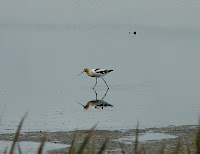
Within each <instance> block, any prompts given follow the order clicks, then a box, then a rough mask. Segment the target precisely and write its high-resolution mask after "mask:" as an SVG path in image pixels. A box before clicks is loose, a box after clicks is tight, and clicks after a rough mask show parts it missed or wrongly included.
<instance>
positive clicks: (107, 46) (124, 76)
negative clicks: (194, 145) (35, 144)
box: [0, 25, 200, 133]
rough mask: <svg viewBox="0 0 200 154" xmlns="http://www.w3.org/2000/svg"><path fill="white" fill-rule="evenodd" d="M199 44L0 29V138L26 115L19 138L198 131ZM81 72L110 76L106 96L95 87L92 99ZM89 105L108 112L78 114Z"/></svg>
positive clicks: (89, 28)
mask: <svg viewBox="0 0 200 154" xmlns="http://www.w3.org/2000/svg"><path fill="white" fill-rule="evenodd" d="M134 31H136V32H137V34H136V35H134V34H133V33H132V32H134ZM129 32H130V34H129ZM199 41H200V30H198V29H197V30H194V29H189V28H188V29H176V28H166V27H163V28H158V27H140V26H131V25H70V26H48V25H43V26H40V25H1V26H0V70H1V75H0V115H1V120H0V128H1V129H0V133H5V132H14V131H15V130H16V127H17V125H18V123H19V121H20V119H21V118H22V116H23V115H24V114H25V112H28V117H27V118H26V120H25V122H24V125H23V131H46V130H48V131H68V130H75V129H89V128H91V127H92V126H93V125H94V124H96V123H98V126H97V129H106V130H116V129H132V128H135V127H136V124H137V121H139V122H140V128H149V127H165V126H170V125H191V124H197V122H198V116H199V113H200V95H199V91H200V71H199V68H200V60H199V58H200V52H199V49H200V43H199ZM85 67H88V68H89V69H92V68H98V67H100V68H106V69H113V70H114V71H113V72H111V73H110V74H109V75H107V76H105V78H104V79H105V80H106V81H107V83H108V85H109V87H110V89H109V90H108V91H106V90H107V88H106V85H105V84H104V82H103V81H102V80H101V79H99V80H98V85H97V87H96V93H95V91H94V90H93V89H92V87H93V86H94V84H95V79H93V78H89V77H88V76H87V75H86V74H82V75H80V76H77V74H79V73H81V72H82V71H83V69H84V68H85ZM96 94H97V96H96ZM104 96H105V97H104ZM96 97H97V99H98V100H101V99H102V98H103V100H102V101H103V102H104V103H108V104H110V105H113V107H109V106H108V107H103V109H102V107H98V108H93V107H91V106H90V107H89V108H88V109H87V110H85V109H84V108H83V106H85V105H86V104H87V103H88V102H91V101H93V100H96ZM81 104H82V105H83V106H82V105H81Z"/></svg>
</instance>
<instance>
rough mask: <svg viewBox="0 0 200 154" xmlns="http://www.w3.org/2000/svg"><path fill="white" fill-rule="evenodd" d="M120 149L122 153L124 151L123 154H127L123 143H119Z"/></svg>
mask: <svg viewBox="0 0 200 154" xmlns="http://www.w3.org/2000/svg"><path fill="white" fill-rule="evenodd" d="M119 145H120V147H121V151H122V154H125V151H124V146H123V144H122V143H119Z"/></svg>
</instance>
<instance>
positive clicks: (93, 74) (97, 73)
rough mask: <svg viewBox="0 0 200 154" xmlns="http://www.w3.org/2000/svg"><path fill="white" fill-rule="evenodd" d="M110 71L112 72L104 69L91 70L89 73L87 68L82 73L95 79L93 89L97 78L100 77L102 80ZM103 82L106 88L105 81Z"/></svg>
mask: <svg viewBox="0 0 200 154" xmlns="http://www.w3.org/2000/svg"><path fill="white" fill-rule="evenodd" d="M112 71H113V70H106V69H102V68H97V69H92V70H91V71H89V69H88V68H85V69H84V70H83V72H82V73H84V72H86V73H87V75H88V76H90V77H95V78H96V83H95V85H94V87H95V86H96V85H97V78H99V77H100V78H102V79H103V76H105V75H106V74H108V73H110V72H112ZM82 73H80V74H78V75H81V74H82ZM103 81H104V82H105V84H106V86H107V87H108V85H107V83H106V81H105V80H104V79H103ZM94 87H93V89H94ZM108 89H109V87H108Z"/></svg>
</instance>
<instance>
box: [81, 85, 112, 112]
mask: <svg viewBox="0 0 200 154" xmlns="http://www.w3.org/2000/svg"><path fill="white" fill-rule="evenodd" d="M93 90H94V89H93ZM94 92H95V94H96V99H95V100H91V101H89V102H88V103H87V104H86V105H83V104H81V103H79V104H81V105H82V106H83V108H84V109H86V110H87V109H88V108H89V107H93V108H95V109H104V108H107V107H113V105H111V104H108V103H107V102H105V101H104V100H103V99H104V98H105V97H106V94H107V92H108V89H107V91H106V93H105V95H104V96H103V98H102V99H101V100H99V99H97V92H96V91H95V90H94Z"/></svg>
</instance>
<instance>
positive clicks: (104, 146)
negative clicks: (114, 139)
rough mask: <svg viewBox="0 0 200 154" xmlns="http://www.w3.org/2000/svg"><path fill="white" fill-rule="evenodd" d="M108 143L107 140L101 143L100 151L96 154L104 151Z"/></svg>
mask: <svg viewBox="0 0 200 154" xmlns="http://www.w3.org/2000/svg"><path fill="white" fill-rule="evenodd" d="M107 143H108V139H106V140H105V142H104V143H103V145H102V147H101V149H100V150H99V152H98V154H102V153H103V152H104V151H105V149H106V144H107Z"/></svg>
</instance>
